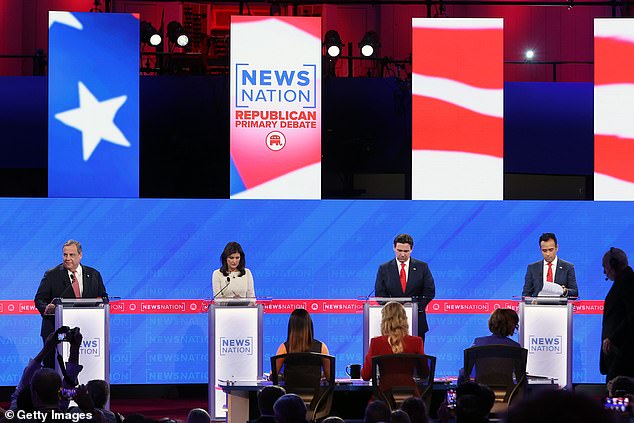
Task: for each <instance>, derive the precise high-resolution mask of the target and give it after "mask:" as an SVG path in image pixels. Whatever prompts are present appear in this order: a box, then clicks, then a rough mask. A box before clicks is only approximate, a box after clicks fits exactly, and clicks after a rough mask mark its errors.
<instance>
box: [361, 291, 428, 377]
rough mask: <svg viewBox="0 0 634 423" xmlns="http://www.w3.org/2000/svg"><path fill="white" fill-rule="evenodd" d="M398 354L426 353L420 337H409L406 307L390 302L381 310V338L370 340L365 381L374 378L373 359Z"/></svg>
mask: <svg viewBox="0 0 634 423" xmlns="http://www.w3.org/2000/svg"><path fill="white" fill-rule="evenodd" d="M398 353H406V354H408V353H410V354H411V353H413V354H425V351H424V348H423V340H422V339H421V338H419V337H418V336H410V335H409V324H408V323H407V314H406V313H405V307H403V305H402V304H400V303H397V302H395V301H390V302H388V303H387V304H385V306H383V309H382V310H381V336H376V337H374V338H372V339H371V340H370V349H369V350H368V354H367V355H366V357H365V362H364V363H363V368H362V369H361V377H362V378H363V380H370V379H371V378H372V357H375V356H377V355H385V354H398Z"/></svg>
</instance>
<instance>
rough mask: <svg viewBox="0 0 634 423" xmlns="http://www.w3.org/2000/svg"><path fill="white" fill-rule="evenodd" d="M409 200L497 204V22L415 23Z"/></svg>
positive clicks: (500, 130)
mask: <svg viewBox="0 0 634 423" xmlns="http://www.w3.org/2000/svg"><path fill="white" fill-rule="evenodd" d="M412 35H413V43H412V45H413V53H412V58H413V64H412V96H413V97H412V199H421V200H422V199H429V200H475V199H479V200H501V199H502V198H503V177H504V173H503V172H504V168H503V153H504V121H503V108H504V103H503V100H504V97H503V95H504V92H503V88H504V75H503V71H504V67H503V66H504V56H503V20H502V19H413V20H412Z"/></svg>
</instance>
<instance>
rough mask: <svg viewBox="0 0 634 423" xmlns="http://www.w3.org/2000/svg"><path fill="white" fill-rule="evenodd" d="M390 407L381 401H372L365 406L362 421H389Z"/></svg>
mask: <svg viewBox="0 0 634 423" xmlns="http://www.w3.org/2000/svg"><path fill="white" fill-rule="evenodd" d="M391 417H392V416H391V413H390V407H388V405H387V404H386V403H385V402H383V401H372V402H371V403H369V404H368V406H367V407H366V408H365V414H364V416H363V423H379V422H385V423H389V421H390V418H391Z"/></svg>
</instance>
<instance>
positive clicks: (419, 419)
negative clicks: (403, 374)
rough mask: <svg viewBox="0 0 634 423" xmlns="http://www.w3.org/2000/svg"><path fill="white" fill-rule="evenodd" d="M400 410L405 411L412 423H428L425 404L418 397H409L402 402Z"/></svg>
mask: <svg viewBox="0 0 634 423" xmlns="http://www.w3.org/2000/svg"><path fill="white" fill-rule="evenodd" d="M401 410H403V411H405V412H406V413H407V415H408V416H409V419H410V421H411V422H412V423H428V422H429V417H428V416H427V407H426V406H425V402H424V401H423V400H422V399H421V398H418V397H410V398H407V399H406V400H405V401H403V404H402V405H401Z"/></svg>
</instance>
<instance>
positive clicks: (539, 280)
mask: <svg viewBox="0 0 634 423" xmlns="http://www.w3.org/2000/svg"><path fill="white" fill-rule="evenodd" d="M539 248H540V249H541V251H542V256H543V257H544V259H543V260H540V261H538V262H535V263H531V264H529V265H528V268H527V269H526V277H525V278H524V289H523V290H522V296H523V297H537V296H538V295H539V293H540V292H541V291H542V289H544V284H545V283H547V282H550V283H554V284H557V285H559V286H561V289H559V288H557V287H554V288H555V290H556V291H562V292H561V294H560V295H561V296H563V297H577V296H579V291H578V289H577V278H576V277H575V266H574V264H572V263H570V262H567V261H565V260H562V259H560V258H558V257H557V251H558V250H559V247H558V246H557V237H556V236H555V234H553V233H551V232H546V233H543V234H542V235H541V236H540V237H539Z"/></svg>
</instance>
